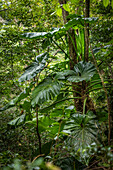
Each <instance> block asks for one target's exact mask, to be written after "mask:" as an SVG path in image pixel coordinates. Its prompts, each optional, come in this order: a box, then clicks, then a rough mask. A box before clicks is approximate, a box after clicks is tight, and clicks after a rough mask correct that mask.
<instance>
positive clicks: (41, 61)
mask: <svg viewBox="0 0 113 170" xmlns="http://www.w3.org/2000/svg"><path fill="white" fill-rule="evenodd" d="M48 57H49V54H48V53H47V52H45V53H42V54H40V55H38V56H37V57H36V61H35V62H33V63H32V64H31V65H30V66H28V67H27V68H26V69H25V72H24V73H23V74H22V76H21V77H20V78H19V81H20V82H22V81H25V80H30V79H32V78H33V77H35V76H36V75H37V74H38V73H40V72H41V71H42V70H43V68H44V67H45V64H46V60H47V59H48Z"/></svg>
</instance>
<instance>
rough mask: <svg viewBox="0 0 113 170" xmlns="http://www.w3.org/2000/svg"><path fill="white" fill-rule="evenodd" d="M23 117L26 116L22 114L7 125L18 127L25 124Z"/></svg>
mask: <svg viewBox="0 0 113 170" xmlns="http://www.w3.org/2000/svg"><path fill="white" fill-rule="evenodd" d="M25 117H26V115H25V114H23V115H21V116H19V117H17V118H16V119H14V120H11V121H10V122H9V123H8V125H10V126H19V125H21V124H22V123H24V122H25Z"/></svg>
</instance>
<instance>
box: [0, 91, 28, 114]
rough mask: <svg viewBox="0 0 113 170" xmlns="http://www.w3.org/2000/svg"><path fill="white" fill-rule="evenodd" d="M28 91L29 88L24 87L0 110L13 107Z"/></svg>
mask: <svg viewBox="0 0 113 170" xmlns="http://www.w3.org/2000/svg"><path fill="white" fill-rule="evenodd" d="M29 92H30V88H26V90H24V91H23V92H21V93H20V94H19V95H18V96H17V97H16V98H14V99H12V100H11V101H10V102H9V103H7V104H6V105H5V106H4V107H2V108H0V112H1V111H4V110H6V109H9V108H11V107H14V106H15V105H16V104H17V103H18V102H19V101H21V100H22V99H24V98H26V97H27V96H28V94H29Z"/></svg>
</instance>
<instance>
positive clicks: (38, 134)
mask: <svg viewBox="0 0 113 170" xmlns="http://www.w3.org/2000/svg"><path fill="white" fill-rule="evenodd" d="M38 123H39V122H38V106H36V132H37V136H38V141H39V152H40V154H41V153H42V151H41V137H40V133H39V127H38Z"/></svg>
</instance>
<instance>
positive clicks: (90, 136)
mask: <svg viewBox="0 0 113 170" xmlns="http://www.w3.org/2000/svg"><path fill="white" fill-rule="evenodd" d="M94 118H95V117H94V116H91V115H83V114H79V113H75V114H73V115H72V116H71V118H70V120H69V121H68V122H67V124H66V126H65V130H66V133H69V134H70V136H69V137H68V139H67V142H68V144H69V145H70V144H71V145H73V148H74V150H76V151H77V150H78V149H79V148H85V147H86V146H88V145H90V144H91V143H92V142H94V141H95V142H97V127H96V125H95V124H96V121H95V119H94Z"/></svg>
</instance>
